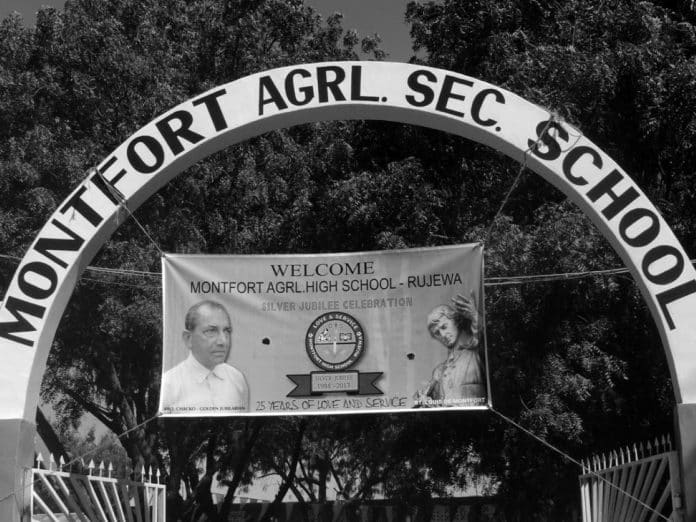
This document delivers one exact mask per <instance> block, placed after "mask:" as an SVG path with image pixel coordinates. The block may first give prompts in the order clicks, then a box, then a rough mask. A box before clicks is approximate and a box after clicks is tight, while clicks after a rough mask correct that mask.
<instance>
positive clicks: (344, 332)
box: [305, 312, 365, 372]
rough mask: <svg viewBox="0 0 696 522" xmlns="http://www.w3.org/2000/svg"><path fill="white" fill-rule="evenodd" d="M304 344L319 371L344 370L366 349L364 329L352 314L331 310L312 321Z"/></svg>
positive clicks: (356, 360)
mask: <svg viewBox="0 0 696 522" xmlns="http://www.w3.org/2000/svg"><path fill="white" fill-rule="evenodd" d="M305 346H306V348H307V355H308V356H309V358H310V359H311V360H312V362H313V363H314V364H316V365H317V366H318V367H319V368H321V369H322V370H325V371H329V372H334V371H341V370H346V369H348V368H350V367H351V366H353V365H354V364H355V363H356V362H358V360H359V359H360V357H361V356H362V354H363V352H364V351H365V332H364V331H363V329H362V326H361V325H360V323H359V322H358V321H357V320H356V319H355V317H353V316H352V315H349V314H346V313H343V312H330V313H327V314H323V315H320V316H319V317H317V318H316V319H315V320H314V321H312V324H311V325H310V326H309V329H308V330H307V335H306V336H305Z"/></svg>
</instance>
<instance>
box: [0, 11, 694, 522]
mask: <svg viewBox="0 0 696 522" xmlns="http://www.w3.org/2000/svg"><path fill="white" fill-rule="evenodd" d="M406 16H407V21H408V22H409V23H410V24H411V26H412V37H413V42H414V46H415V48H416V49H417V50H419V51H420V54H419V55H420V56H421V57H422V58H419V60H420V61H422V62H423V63H426V64H427V65H433V66H438V67H444V68H447V69H451V70H454V71H459V72H464V73H466V74H469V75H472V76H477V77H480V78H482V79H484V80H487V81H490V82H492V83H494V84H498V85H501V86H503V87H506V88H508V89H510V90H512V91H514V92H516V93H517V94H519V95H521V96H523V97H525V98H527V99H529V100H532V101H535V102H537V103H539V104H541V105H544V106H547V107H549V108H551V109H553V110H554V111H555V112H556V113H558V115H559V117H562V118H564V119H566V120H567V121H568V122H570V123H571V124H573V125H574V127H576V128H578V129H581V130H582V131H583V132H585V133H586V134H588V135H590V137H591V138H592V139H593V141H595V142H596V143H598V144H599V146H601V147H602V148H603V149H604V150H606V151H608V152H609V153H610V154H611V155H612V156H613V157H615V159H617V160H618V161H619V163H620V164H622V165H623V166H624V167H625V168H626V170H627V171H628V172H629V173H631V175H632V176H633V177H634V178H635V179H636V180H637V181H638V182H639V183H640V184H641V186H642V187H643V188H644V190H645V191H646V193H647V194H648V196H649V197H650V198H651V199H652V200H653V201H657V202H658V203H659V205H660V208H661V209H662V210H663V212H664V213H665V217H666V219H667V220H668V221H669V222H670V223H672V224H674V229H675V231H676V232H677V234H678V236H679V238H680V239H681V241H682V243H683V244H684V245H685V247H686V249H687V252H689V253H690V254H691V255H692V256H693V252H694V250H695V249H696V232H695V231H696V226H694V225H695V224H696V210H694V209H696V204H695V203H696V201H694V199H695V198H696V191H694V189H693V185H694V184H693V179H692V176H693V174H692V173H691V170H690V165H692V164H693V159H694V158H692V155H693V147H692V146H691V143H693V141H694V140H693V139H691V138H693V136H692V134H693V132H694V129H693V128H692V127H693V125H692V122H691V119H692V118H691V116H690V115H691V114H692V113H693V108H694V106H695V103H696V101H695V100H696V97H695V96H694V87H693V86H694V85H696V83H695V82H694V81H693V80H694V73H695V72H696V71H694V67H693V63H692V62H693V54H694V49H695V48H696V47H695V46H694V41H696V40H694V34H695V33H694V30H693V26H692V22H693V13H691V12H690V11H688V10H687V9H686V8H685V7H681V5H677V4H676V3H674V4H673V5H668V4H667V3H666V2H664V3H650V2H641V3H633V2H625V1H617V2H610V3H607V2H600V1H599V0H573V1H571V2H566V3H563V4H558V3H552V2H547V1H541V0H540V1H534V2H530V1H526V0H472V1H470V2H454V1H450V0H445V1H444V2H438V3H435V2H428V3H422V4H418V3H411V4H410V5H409V7H408V10H407V13H406ZM359 43H360V42H358V38H357V37H356V35H355V34H354V33H347V34H344V33H343V32H342V29H341V25H340V17H338V16H334V17H331V18H329V19H328V20H327V21H326V23H324V22H323V21H321V20H320V18H319V17H318V16H317V15H316V13H314V12H313V11H312V10H311V9H309V8H307V7H305V6H304V5H302V3H301V2H299V1H289V2H281V1H279V0H265V1H262V0H256V1H251V0H246V1H244V0H234V1H228V2H215V3H210V2H192V3H184V2H167V3H164V4H163V3H161V2H155V1H154V0H148V1H146V2H135V1H129V0H118V1H115V2H93V1H87V0H78V1H75V2H72V3H68V5H67V6H66V9H65V10H64V11H56V10H50V9H48V10H43V11H42V12H41V13H40V15H39V17H38V19H37V25H36V28H35V29H34V30H32V29H27V28H25V27H24V26H23V25H22V23H21V21H20V20H19V19H17V18H16V17H10V18H7V19H5V20H4V21H2V23H1V24H0V51H1V52H0V119H1V120H2V121H3V122H7V123H6V124H4V125H3V127H2V128H0V137H1V138H2V139H0V187H2V188H3V189H4V192H5V194H7V198H6V202H5V204H4V206H3V208H2V209H0V212H2V219H0V244H1V245H2V246H3V249H2V251H3V252H6V253H8V254H13V255H19V254H20V253H21V252H22V251H23V250H24V249H25V248H26V245H27V244H28V243H29V241H30V240H31V238H33V236H34V234H35V232H36V230H37V229H38V227H39V226H40V225H41V224H42V223H43V221H44V220H45V218H46V216H48V215H49V214H50V213H51V212H52V211H53V209H54V208H55V206H56V205H57V204H58V202H59V201H61V199H62V198H63V197H65V195H66V194H67V193H68V191H69V190H70V188H71V187H73V186H74V185H75V184H76V183H78V182H79V181H81V179H82V177H83V174H82V173H83V172H84V171H85V170H87V168H89V166H91V165H94V164H95V163H96V162H97V161H98V160H99V159H101V158H103V157H105V156H106V154H107V152H108V151H110V150H111V149H112V148H114V147H115V146H116V145H117V144H119V143H120V142H121V141H122V140H124V139H125V138H126V137H127V136H128V135H129V134H130V133H131V132H132V131H133V130H135V129H136V128H138V127H139V126H141V125H143V124H144V123H146V122H148V121H150V120H151V119H152V118H153V117H154V116H155V115H156V114H159V113H161V112H162V111H164V110H166V109H168V108H169V107H171V106H174V105H175V104H176V103H178V102H181V101H183V100H185V99H188V98H190V97H191V96H193V95H194V94H196V93H199V92H201V91H203V90H205V89H207V88H210V87H212V86H214V85H217V84H220V83H223V82H227V81H230V80H233V79H235V78H238V77H241V76H244V75H247V74H250V73H253V72H257V71H260V70H263V69H266V68H269V67H275V66H279V65H286V64H291V63H300V62H309V61H320V60H340V59H346V58H356V57H357V55H356V52H355V49H356V48H357V46H358V45H359ZM364 48H365V49H368V50H369V49H371V50H373V51H374V52H375V57H376V58H380V57H381V56H382V55H381V54H380V51H379V48H378V47H375V41H374V40H368V41H365V42H364ZM518 172H519V165H517V164H514V163H513V162H512V161H510V160H508V159H505V158H501V157H500V155H499V154H497V153H495V152H492V151H490V150H487V149H485V148H484V147H482V146H479V145H477V144H472V143H469V142H466V141H464V140H462V139H460V138H458V137H454V136H447V135H444V134H442V133H440V132H436V131H431V130H427V129H421V128H417V127H411V126H405V125H400V124H395V123H386V122H362V121H349V122H322V123H316V124H311V125H302V126H298V127H294V128H291V129H284V130H278V131H275V132H272V133H268V134H266V135H263V136H259V137H257V138H254V139H251V140H248V141H247V142H245V143H241V144H238V145H235V146H233V147H230V148H229V149H227V150H224V151H221V152H219V153H217V154H215V155H213V156H211V157H209V158H207V159H206V160H204V161H202V162H200V163H198V164H197V165H195V166H193V167H191V168H190V169H188V170H187V172H185V173H183V174H182V175H181V176H179V178H177V179H176V180H175V181H173V182H172V183H170V184H169V185H168V186H167V187H165V188H163V189H162V190H161V191H160V192H159V193H158V194H156V195H155V196H154V197H153V198H151V199H150V200H149V201H148V202H147V203H146V204H145V205H143V207H141V208H140V209H139V210H138V211H137V212H136V218H137V219H138V220H139V221H140V222H141V223H145V224H146V226H147V230H148V233H149V234H150V235H151V236H152V237H153V238H155V241H156V242H157V246H158V247H159V248H162V249H164V250H166V251H175V252H208V253H222V252H231V253H266V252H317V251H319V252H324V251H335V250H339V251H340V250H369V249H383V248H403V247H415V246H426V245H438V244H447V243H454V242H463V241H472V240H478V241H482V240H483V241H485V242H486V245H485V246H486V266H487V270H488V275H489V276H510V275H516V276H517V275H530V274H539V273H563V272H582V271H587V270H594V269H602V268H606V267H608V266H609V267H613V266H618V265H619V260H618V259H617V258H616V256H615V254H614V253H613V252H612V250H611V249H610V248H609V246H608V245H607V243H606V242H605V241H604V240H603V239H602V238H601V236H599V234H598V233H597V231H596V230H595V229H594V228H593V227H592V226H591V225H590V223H589V222H588V220H587V219H586V218H585V217H584V216H583V215H582V214H581V213H579V211H578V210H577V209H575V208H574V207H572V206H571V205H569V204H568V203H567V202H566V201H565V199H564V197H563V196H562V195H561V194H560V193H558V192H557V191H555V189H553V188H552V187H550V186H548V185H546V184H544V183H542V182H540V180H538V179H537V178H534V177H532V176H531V175H529V173H523V174H522V176H521V180H520V184H519V185H518V187H517V189H516V190H515V191H514V192H513V194H512V197H511V198H510V199H509V200H508V202H507V204H506V205H505V207H504V208H503V209H502V212H501V213H500V215H499V214H498V212H497V211H498V209H499V207H500V203H501V202H502V201H503V198H504V196H505V194H506V193H507V191H508V189H509V187H510V184H511V182H512V180H513V179H515V177H516V176H517V174H518ZM494 219H495V221H494ZM95 263H96V264H100V265H102V266H105V267H112V268H119V269H124V270H139V271H141V272H143V273H142V274H141V275H139V276H137V277H134V276H132V275H129V276H124V275H120V274H118V273H113V272H112V273H110V274H109V275H108V276H105V275H103V274H100V275H95V274H93V273H90V274H86V277H85V278H83V280H82V281H81V283H80V285H79V287H78V288H77V289H76V293H75V296H74V297H73V299H72V301H71V303H70V305H69V308H68V311H67V313H66V317H65V318H64V320H63V322H62V323H61V327H60V331H59V333H58V335H57V337H56V342H55V346H54V349H53V350H52V352H51V358H50V361H49V366H50V368H51V370H50V372H49V375H48V377H47V379H46V381H45V383H44V397H45V398H46V399H51V398H55V399H56V401H57V407H58V410H59V412H60V413H61V415H62V418H63V419H65V422H66V424H69V423H70V422H73V421H75V420H76V419H77V418H78V417H79V415H80V414H81V411H82V410H83V409H84V410H87V411H91V412H92V413H93V414H95V415H96V416H97V417H98V418H100V419H101V420H103V421H104V422H105V423H107V425H109V426H110V427H111V428H112V429H113V430H114V431H115V432H117V433H121V432H123V431H125V430H132V431H131V432H130V433H129V435H128V436H127V437H125V439H124V441H123V444H124V447H125V448H126V450H127V452H128V455H129V457H130V458H132V459H135V460H136V461H142V462H145V463H146V464H149V463H151V462H152V463H156V464H158V465H160V466H162V465H164V464H165V463H166V464H168V466H169V469H170V473H171V480H170V483H169V484H170V490H172V491H173V490H174V489H176V488H177V486H178V484H179V483H180V480H183V481H184V483H185V484H187V487H188V488H189V490H190V491H191V492H195V491H196V489H197V488H198V489H199V490H200V491H201V493H200V495H198V498H197V501H198V502H197V503H193V504H192V505H191V506H190V507H191V508H192V510H194V511H195V510H196V509H198V510H199V511H200V510H201V509H202V510H203V511H205V510H208V511H209V505H208V499H207V498H203V496H204V493H205V492H204V490H205V487H199V486H200V483H199V472H198V470H197V469H196V462H197V459H198V458H202V459H204V460H205V461H206V475H204V477H203V479H204V480H210V479H211V476H210V475H211V474H212V473H219V474H220V476H222V477H224V478H225V479H226V480H229V483H230V491H231V493H230V494H229V501H231V498H232V495H233V494H234V491H235V489H236V486H237V485H238V484H240V483H244V482H245V481H248V480H250V479H251V474H252V472H253V471H256V472H259V473H275V474H277V475H279V476H280V477H281V479H282V481H283V482H282V484H281V486H280V490H279V495H278V499H279V500H278V502H280V500H282V498H284V497H285V495H286V494H287V492H288V491H292V492H293V493H294V494H295V495H296V496H297V497H298V498H301V499H303V501H305V502H314V501H317V502H319V501H321V500H323V499H325V498H328V497H329V496H330V489H331V488H333V487H335V488H336V489H337V490H338V492H339V493H340V495H341V497H342V498H344V499H345V500H346V501H348V502H351V501H353V502H357V501H360V500H362V499H367V498H370V497H371V496H373V495H375V494H376V493H377V492H378V491H381V492H383V493H384V494H386V495H388V496H390V497H391V498H396V499H401V500H403V501H404V502H419V503H421V504H422V505H423V506H424V507H427V505H428V503H429V502H431V498H432V496H433V495H434V494H443V495H444V494H447V492H448V491H449V490H450V488H451V487H453V486H464V485H466V484H467V483H469V482H470V481H471V478H472V472H473V473H480V474H485V475H487V476H490V477H492V479H493V480H494V481H497V490H498V491H499V492H500V498H501V502H503V503H505V505H506V506H507V507H508V518H509V520H551V519H553V520H557V519H572V518H573V517H574V511H576V509H575V504H576V500H575V497H576V487H577V485H576V484H577V483H576V475H577V472H578V470H577V469H575V468H573V467H572V466H569V465H567V463H565V462H564V461H563V460H562V459H561V458H560V457H557V456H555V455H553V454H551V453H545V451H544V449H543V448H542V447H541V446H539V444H538V442H537V441H534V440H533V439H529V438H527V437H526V436H524V435H523V434H521V433H520V432H519V431H518V430H517V429H516V428H513V427H511V426H510V425H508V424H507V423H505V422H504V421H503V420H501V418H500V417H496V416H493V415H492V414H483V413H482V414H480V415H479V414H475V415H467V416H466V417H464V416H458V415H449V414H432V413H422V414H414V415H411V416H376V417H375V416H346V417H341V418H340V419H338V420H337V419H335V418H332V417H321V418H312V419H308V420H306V421H300V420H297V419H294V420H293V419H277V420H276V419H274V420H273V421H268V422H265V423H258V424H257V423H254V422H248V423H247V422H230V423H225V422H210V421H200V422H191V423H183V422H178V421H169V420H167V421H165V422H159V423H156V422H150V423H148V424H146V425H145V427H144V428H137V426H138V425H139V424H141V423H143V422H145V421H147V420H148V419H150V418H151V417H152V415H153V414H154V412H155V410H156V398H157V384H158V382H159V371H160V360H159V352H160V344H161V334H160V332H159V316H160V314H161V310H160V305H159V302H160V301H159V299H160V296H159V292H158V290H157V288H158V287H159V284H158V283H157V281H156V279H154V278H152V277H151V276H149V275H148V274H147V273H148V272H156V271H158V267H159V251H158V248H157V247H156V246H155V245H153V244H151V243H150V241H149V240H148V239H147V238H146V237H144V235H143V234H142V232H140V231H139V229H138V228H137V227H136V226H135V225H134V224H133V222H132V220H127V221H126V223H124V224H122V225H121V227H120V228H119V229H118V231H117V232H116V233H115V234H114V237H113V238H112V239H111V241H110V242H109V243H108V244H107V245H106V246H105V247H104V249H103V250H102V251H101V252H100V253H99V255H98V257H97V259H96V260H95ZM2 270H3V272H2V273H3V276H4V277H3V281H7V280H8V279H9V275H10V270H11V266H10V265H5V264H3V265H2ZM95 278H96V279H97V281H94V280H92V279H95ZM3 284H4V283H3ZM486 310H487V318H488V331H487V334H488V342H489V345H490V351H489V356H490V368H491V378H492V383H493V398H494V404H495V406H496V408H497V409H498V410H499V411H500V412H502V413H504V414H505V415H507V416H509V417H513V418H514V419H516V421H517V422H519V423H521V424H522V425H523V426H524V427H526V428H527V429H529V430H531V431H532V432H534V433H535V434H537V435H538V436H540V437H544V439H545V440H548V441H549V442H551V443H552V444H554V445H556V446H558V447H560V448H562V449H563V450H564V451H566V452H568V453H570V454H572V455H574V456H576V457H577V456H585V455H588V454H590V453H592V452H595V451H598V450H604V449H606V448H607V447H615V446H617V445H621V444H624V443H626V442H629V441H630V440H635V438H643V437H648V436H650V437H652V436H654V435H656V434H658V433H662V432H664V431H668V430H669V429H670V425H671V421H670V411H671V409H672V407H671V406H672V398H671V386H670V383H669V380H668V377H667V371H666V365H665V361H664V357H663V356H662V355H661V353H659V350H656V349H655V347H656V346H657V345H658V343H659V339H658V336H657V334H656V332H655V329H654V327H653V326H652V322H651V321H650V320H649V313H648V311H647V310H646V309H645V306H644V305H643V304H642V300H641V298H640V295H639V293H638V291H637V290H636V288H635V286H634V284H633V282H632V281H631V280H630V278H628V277H626V276H612V277H598V278H591V279H582V280H568V281H564V282H550V283H544V284H537V285H530V284H517V285H508V286H496V287H489V288H488V289H487V296H486ZM627 439H628V440H627ZM522 499H523V500H524V502H521V500H522ZM229 501H227V499H226V502H227V504H226V506H227V507H225V508H224V509H228V507H229ZM426 511H427V510H426ZM209 515H210V513H209ZM211 516H212V515H211Z"/></svg>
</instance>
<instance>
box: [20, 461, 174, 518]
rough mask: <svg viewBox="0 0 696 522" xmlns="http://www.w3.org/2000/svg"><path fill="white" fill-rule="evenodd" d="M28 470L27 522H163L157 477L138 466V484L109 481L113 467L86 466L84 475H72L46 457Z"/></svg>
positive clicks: (163, 495) (161, 489) (162, 497)
mask: <svg viewBox="0 0 696 522" xmlns="http://www.w3.org/2000/svg"><path fill="white" fill-rule="evenodd" d="M36 460H37V462H36V466H35V467H34V468H33V469H32V482H31V484H32V491H31V520H32V522H49V521H50V522H68V521H70V522H72V521H75V522H164V521H165V519H166V502H165V499H166V490H165V486H164V484H160V483H159V482H160V473H159V471H157V473H156V474H153V472H152V468H150V469H149V470H148V471H147V472H146V470H145V467H144V466H143V467H142V468H141V471H140V482H137V481H132V480H127V479H122V478H114V477H112V474H113V466H112V465H111V464H108V465H106V464H104V463H103V462H102V463H101V464H100V465H99V466H97V465H95V463H94V462H93V461H92V462H90V463H89V465H88V466H87V468H88V474H87V475H84V474H79V473H73V472H71V471H69V470H67V469H66V466H65V462H64V460H63V459H62V457H61V459H59V461H58V462H56V461H55V459H54V457H53V455H51V456H50V458H49V461H48V463H47V465H46V466H45V467H44V466H43V457H42V456H41V454H39V455H38V456H37V459H36Z"/></svg>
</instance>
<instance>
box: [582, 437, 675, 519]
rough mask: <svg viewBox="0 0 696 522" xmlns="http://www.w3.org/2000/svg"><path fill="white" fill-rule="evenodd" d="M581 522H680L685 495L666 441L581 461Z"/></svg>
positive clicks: (628, 448)
mask: <svg viewBox="0 0 696 522" xmlns="http://www.w3.org/2000/svg"><path fill="white" fill-rule="evenodd" d="M582 464H583V473H582V475H581V476H580V492H581V497H582V520H583V522H659V521H664V520H669V521H672V522H679V521H681V520H682V518H681V507H682V493H681V490H680V488H681V479H680V472H679V459H678V456H677V452H676V451H674V450H673V449H672V443H671V441H670V440H669V438H667V437H662V438H660V439H655V440H654V441H650V442H648V443H647V444H643V443H641V444H634V445H633V446H632V447H625V448H620V449H618V450H615V451H611V452H609V453H607V454H603V455H595V456H593V457H591V458H589V459H587V460H586V461H583V463H582Z"/></svg>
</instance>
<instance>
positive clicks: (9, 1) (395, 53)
mask: <svg viewBox="0 0 696 522" xmlns="http://www.w3.org/2000/svg"><path fill="white" fill-rule="evenodd" d="M305 3H306V4H307V5H311V6H312V7H314V8H315V9H316V10H317V11H319V13H320V14H321V15H322V16H323V17H324V18H325V19H326V17H327V16H328V15H330V14H333V13H335V12H340V13H342V14H343V27H344V29H346V30H348V29H356V30H357V31H358V33H359V34H360V35H361V36H367V35H372V34H374V33H377V34H379V36H380V37H381V38H382V49H384V50H385V51H386V52H387V53H389V55H388V57H387V60H390V61H395V62H407V61H408V59H409V58H410V57H411V55H412V54H413V53H412V51H411V42H410V36H409V32H408V26H407V25H406V23H404V13H405V12H406V4H407V3H408V0H373V1H368V0H305ZM64 4H65V0H0V18H4V17H5V16H7V15H8V14H10V13H11V12H13V11H17V12H18V13H20V14H21V15H22V17H23V18H24V21H25V23H26V24H27V25H33V24H34V23H35V21H36V11H38V10H39V8H40V7H42V6H51V7H58V8H60V7H63V5H64Z"/></svg>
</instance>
